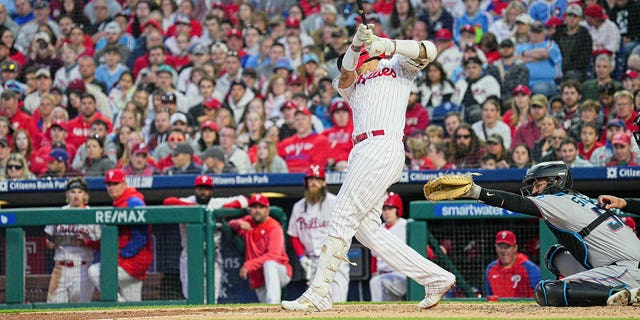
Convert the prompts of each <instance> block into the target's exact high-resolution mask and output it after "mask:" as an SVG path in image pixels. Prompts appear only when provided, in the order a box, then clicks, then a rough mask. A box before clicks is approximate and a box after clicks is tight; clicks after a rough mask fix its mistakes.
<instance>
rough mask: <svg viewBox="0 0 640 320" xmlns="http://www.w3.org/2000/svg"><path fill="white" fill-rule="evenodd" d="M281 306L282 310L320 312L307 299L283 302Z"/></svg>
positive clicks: (301, 298)
mask: <svg viewBox="0 0 640 320" xmlns="http://www.w3.org/2000/svg"><path fill="white" fill-rule="evenodd" d="M280 305H281V306H282V309H285V310H291V311H320V310H319V309H318V308H316V306H315V305H313V303H312V302H311V300H309V299H307V298H305V297H300V298H298V299H296V300H293V301H282V303H280Z"/></svg>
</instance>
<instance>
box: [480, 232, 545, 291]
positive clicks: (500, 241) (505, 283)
mask: <svg viewBox="0 0 640 320" xmlns="http://www.w3.org/2000/svg"><path fill="white" fill-rule="evenodd" d="M495 247H496V253H497V254H498V259H496V260H495V261H493V262H491V263H489V265H488V266H487V269H486V272H485V286H486V295H487V296H492V295H496V296H498V297H502V298H532V297H533V290H534V289H535V287H536V285H537V284H538V282H540V280H541V277H540V268H539V267H538V266H537V265H536V264H535V263H533V262H531V261H529V258H527V256H526V255H524V254H522V253H518V244H517V242H516V235H515V234H514V233H513V232H512V231H510V230H501V231H498V233H497V234H496V245H495Z"/></svg>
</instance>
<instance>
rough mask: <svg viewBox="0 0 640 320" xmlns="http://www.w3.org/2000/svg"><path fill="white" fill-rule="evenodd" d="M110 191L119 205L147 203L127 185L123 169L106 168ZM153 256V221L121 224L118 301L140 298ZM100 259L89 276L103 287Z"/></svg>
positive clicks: (126, 206) (105, 180) (115, 203)
mask: <svg viewBox="0 0 640 320" xmlns="http://www.w3.org/2000/svg"><path fill="white" fill-rule="evenodd" d="M104 183H105V185H106V186H107V193H109V197H111V199H113V206H114V207H116V208H133V207H144V206H145V203H144V197H143V196H142V194H141V193H140V192H138V190H136V189H135V188H130V187H128V186H127V181H126V180H125V174H124V172H123V171H122V170H120V169H111V170H109V171H107V173H106V174H105V177H104ZM152 260H153V248H152V245H151V225H145V224H142V225H141V224H138V225H127V226H124V225H121V226H118V301H120V302H123V301H141V300H142V281H143V280H144V279H146V278H147V270H148V269H149V266H150V265H151V261H152ZM100 272H101V268H100V263H96V264H94V265H92V266H91V267H89V279H90V280H91V282H92V283H93V285H94V286H96V288H98V290H100Z"/></svg>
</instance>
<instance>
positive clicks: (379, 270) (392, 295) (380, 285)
mask: <svg viewBox="0 0 640 320" xmlns="http://www.w3.org/2000/svg"><path fill="white" fill-rule="evenodd" d="M402 209H403V205H402V198H400V196H399V195H398V194H397V193H395V192H387V195H386V197H385V200H384V204H383V205H382V221H383V224H382V225H381V228H385V229H387V230H389V232H391V233H392V234H394V235H395V236H396V237H398V238H399V239H400V240H402V241H403V242H405V241H406V238H407V231H406V230H407V219H405V218H403V217H402V216H403V210H402ZM371 260H372V262H373V263H372V266H371V272H372V273H371V280H369V289H370V290H371V301H372V302H382V301H401V300H402V299H403V298H404V295H405V294H407V277H406V276H405V275H403V274H401V273H400V272H397V271H396V270H394V269H393V268H392V267H391V266H390V265H388V264H387V263H386V262H385V261H384V260H382V259H380V258H378V257H377V256H376V255H375V254H373V256H372V259H371Z"/></svg>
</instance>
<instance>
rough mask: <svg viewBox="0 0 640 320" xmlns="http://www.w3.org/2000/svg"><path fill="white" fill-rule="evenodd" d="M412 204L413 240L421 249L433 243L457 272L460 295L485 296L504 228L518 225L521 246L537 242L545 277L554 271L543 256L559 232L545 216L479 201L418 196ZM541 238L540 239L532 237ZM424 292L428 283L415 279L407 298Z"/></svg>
mask: <svg viewBox="0 0 640 320" xmlns="http://www.w3.org/2000/svg"><path fill="white" fill-rule="evenodd" d="M409 209H410V211H409V212H410V214H411V218H412V219H413V220H414V222H413V223H411V224H410V225H409V226H408V229H407V241H408V243H409V245H410V246H411V247H412V248H414V249H415V250H417V251H418V252H421V253H423V252H425V248H426V246H427V245H429V246H430V247H431V249H432V250H433V251H434V253H435V255H436V262H437V263H438V264H439V265H440V266H442V267H443V268H445V269H447V270H449V271H451V272H452V273H454V274H455V275H456V281H457V283H456V286H457V288H456V290H457V291H458V294H457V295H456V297H465V298H481V297H484V295H483V289H484V285H483V284H484V277H483V274H484V270H485V267H486V265H487V264H488V262H490V261H492V260H495V259H496V253H495V249H493V248H494V247H493V244H494V241H495V234H496V232H497V231H499V230H503V229H513V231H514V232H515V233H516V235H517V236H519V237H520V238H519V239H518V243H519V246H520V249H521V250H522V249H523V246H525V245H527V244H528V242H531V244H529V246H530V247H531V248H529V250H528V252H527V253H528V254H529V258H530V259H531V260H533V261H534V262H536V263H537V264H538V265H539V266H540V271H541V276H542V279H551V278H552V277H553V275H552V274H551V273H550V272H549V271H548V270H547V269H546V268H545V267H544V263H540V262H544V255H545V253H546V251H547V249H548V248H549V247H551V246H552V245H553V244H554V243H556V238H555V236H554V235H553V233H551V231H549V229H548V227H547V226H546V225H545V223H544V222H543V221H542V220H538V219H532V218H531V217H529V216H525V215H523V214H519V213H515V212H511V211H509V210H505V209H501V208H496V207H491V206H488V205H485V204H483V203H479V202H477V201H442V202H431V201H412V202H411V203H410V208H409ZM445 238H446V239H445ZM452 239H453V240H452ZM535 239H538V240H539V242H538V241H531V240H535ZM526 240H529V241H526ZM449 242H454V243H455V242H458V245H457V246H456V245H455V244H454V245H451V244H449ZM443 244H444V245H443ZM443 247H448V250H442V248H443ZM445 251H447V252H445ZM465 269H472V270H465ZM478 273H479V275H478ZM423 297H424V288H423V287H422V286H420V285H418V284H417V283H416V282H415V281H413V280H409V286H408V292H407V300H420V299H422V298H423Z"/></svg>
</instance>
